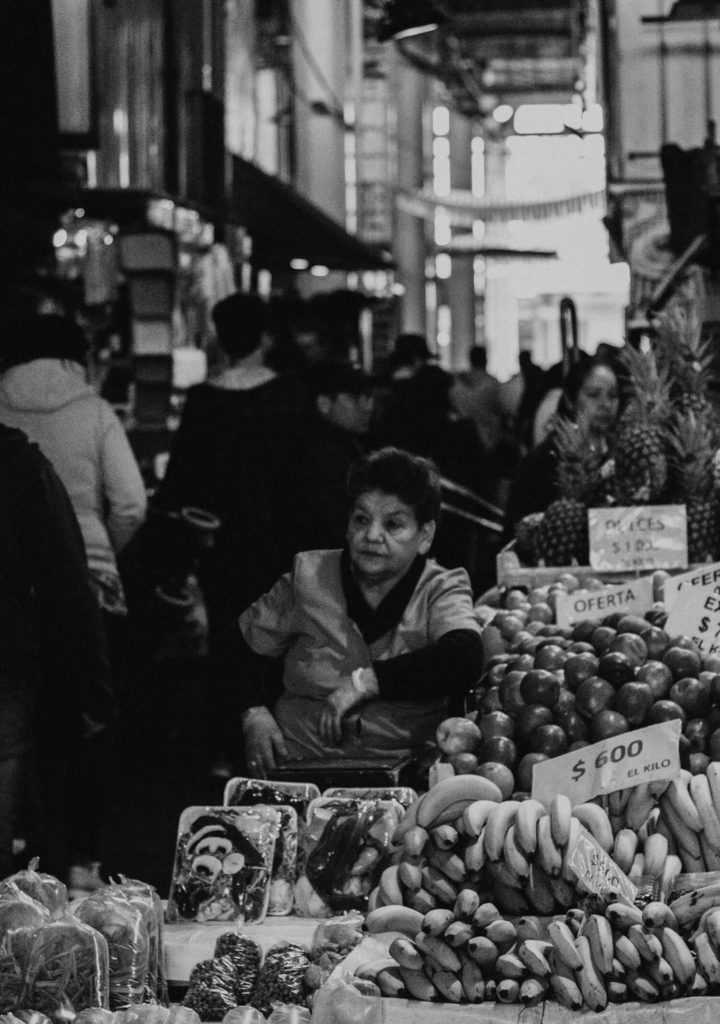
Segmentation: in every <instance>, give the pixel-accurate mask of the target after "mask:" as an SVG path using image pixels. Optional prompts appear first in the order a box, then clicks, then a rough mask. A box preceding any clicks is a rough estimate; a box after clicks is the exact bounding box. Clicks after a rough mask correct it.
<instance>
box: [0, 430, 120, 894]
mask: <svg viewBox="0 0 720 1024" xmlns="http://www.w3.org/2000/svg"><path fill="white" fill-rule="evenodd" d="M0 479H2V481H3V486H2V487H0V565H1V566H2V572H0V877H5V876H6V875H7V874H9V873H10V871H11V870H12V868H13V857H12V847H13V839H14V837H15V836H16V835H18V831H17V824H18V812H19V807H20V802H21V794H22V791H23V790H24V789H25V786H26V782H27V768H28V766H29V764H30V762H31V761H32V760H33V759H34V760H35V761H36V762H37V763H38V765H39V768H40V771H39V776H40V777H41V778H42V780H43V783H44V784H41V786H40V792H39V793H38V798H39V802H40V805H41V813H40V814H39V815H38V816H37V817H36V820H35V822H34V824H35V829H34V831H32V832H31V833H30V834H28V833H26V835H27V836H28V853H29V854H30V855H31V856H32V855H34V854H38V853H39V854H42V859H43V868H44V869H45V870H47V871H50V872H53V873H56V874H58V875H59V876H60V877H64V876H65V868H66V866H67V864H66V859H65V858H66V855H67V849H66V847H65V838H66V837H67V834H68V832H69V831H71V829H72V825H73V821H72V819H73V814H74V811H75V812H79V810H80V808H79V807H78V803H77V802H76V801H75V800H74V794H70V793H69V789H70V787H69V785H68V783H69V778H68V775H67V772H68V768H69V757H68V754H69V752H70V751H71V750H73V748H74V747H75V746H76V745H77V744H80V743H82V740H83V737H88V738H89V737H90V736H91V735H95V736H98V735H101V734H102V732H103V731H104V729H103V726H106V725H107V724H108V723H109V722H111V721H112V719H113V717H114V713H115V701H114V698H113V694H112V687H111V683H110V669H109V664H108V659H107V649H106V645H105V637H104V633H103V625H102V619H101V617H100V610H99V608H98V606H97V602H96V601H95V599H94V595H93V592H92V590H91V588H90V585H89V582H88V574H87V566H86V562H85V553H84V551H83V543H82V537H81V535H80V531H79V529H78V524H77V520H76V518H75V515H74V514H73V509H72V506H71V504H70V502H69V500H68V496H67V493H66V491H65V488H64V487H63V485H62V483H61V482H60V480H59V478H58V475H57V473H55V471H54V470H53V468H52V466H51V465H50V463H49V462H48V460H47V459H46V458H45V457H44V456H43V455H42V454H41V452H40V451H39V450H38V448H37V446H36V445H34V444H31V443H30V442H29V441H28V439H27V437H26V436H25V435H24V434H23V433H22V432H21V431H19V430H13V429H11V428H9V427H6V426H4V425H3V424H2V423H1V422H0Z"/></svg>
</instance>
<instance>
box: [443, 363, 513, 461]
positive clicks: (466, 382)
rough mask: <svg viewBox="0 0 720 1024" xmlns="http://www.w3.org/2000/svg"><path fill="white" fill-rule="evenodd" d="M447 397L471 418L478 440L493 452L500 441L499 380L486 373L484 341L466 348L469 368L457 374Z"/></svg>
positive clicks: (463, 413) (465, 415) (500, 409)
mask: <svg viewBox="0 0 720 1024" xmlns="http://www.w3.org/2000/svg"><path fill="white" fill-rule="evenodd" d="M451 397H452V402H453V405H454V407H455V409H456V410H457V412H458V414H459V415H460V416H462V417H464V418H466V419H469V420H472V422H473V424H474V426H475V430H476V431H477V435H478V440H479V441H480V443H481V444H482V446H483V448H484V449H485V450H486V452H488V453H492V452H494V451H495V449H496V448H497V446H498V444H499V443H500V435H501V430H502V407H501V404H500V381H499V380H498V379H497V377H493V375H492V374H491V373H488V369H487V349H486V348H485V346H484V345H474V346H473V347H472V348H471V349H470V369H469V370H468V371H467V372H465V373H460V374H457V376H456V377H455V382H454V384H453V387H452V392H451Z"/></svg>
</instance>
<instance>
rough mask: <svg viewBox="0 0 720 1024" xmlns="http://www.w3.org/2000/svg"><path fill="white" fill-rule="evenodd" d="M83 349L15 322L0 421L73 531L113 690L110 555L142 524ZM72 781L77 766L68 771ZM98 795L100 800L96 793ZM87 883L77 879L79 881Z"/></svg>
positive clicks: (94, 825)
mask: <svg viewBox="0 0 720 1024" xmlns="http://www.w3.org/2000/svg"><path fill="white" fill-rule="evenodd" d="M88 354H89V353H88V345H87V339H86V337H85V334H84V333H83V331H82V330H81V328H80V327H79V326H78V325H77V324H76V323H74V322H73V321H72V320H71V319H69V318H68V317H65V316H61V315H59V314H57V313H47V314H43V315H34V316H30V317H27V318H24V319H23V320H19V321H17V322H16V323H15V325H14V329H12V330H11V331H10V332H9V334H8V336H7V339H6V343H5V344H4V345H3V347H2V352H1V354H0V361H1V367H2V376H1V377H0V420H2V422H4V423H5V424H7V425H8V426H12V427H17V428H19V429H20V430H22V431H24V432H25V433H26V434H27V436H28V437H29V438H30V440H31V441H34V442H35V443H36V444H37V445H38V446H39V448H40V450H41V451H42V452H43V454H44V455H45V456H47V458H48V459H49V460H50V462H51V463H52V465H53V467H54V468H55V470H56V472H57V474H58V476H59V477H60V479H61V480H62V482H63V484H64V486H65V488H66V490H67V492H68V495H69V497H70V501H71V502H72V506H73V509H74V510H75V515H76V516H77V519H78V523H79V525H80V530H81V532H82V537H83V541H84V544H85V552H86V555H87V562H88V569H89V573H90V582H91V584H92V586H93V589H94V591H95V594H96V597H97V601H98V604H99V606H100V608H101V610H102V616H103V620H104V623H105V631H106V635H107V640H108V645H109V651H110V660H111V665H112V667H113V672H114V675H115V682H116V685H118V686H119V685H120V683H121V676H122V665H123V659H124V650H125V636H126V618H127V604H126V599H125V593H124V588H123V584H122V580H121V575H120V571H119V569H118V556H119V555H120V554H121V552H122V551H123V549H124V548H125V547H126V546H127V545H128V543H129V542H130V540H131V539H132V537H133V535H134V534H135V533H136V531H137V530H138V528H139V527H140V525H141V524H142V522H143V520H144V518H145V512H146V505H147V499H146V493H145V485H144V483H143V480H142V477H141V474H140V470H139V468H138V464H137V462H136V460H135V456H134V454H133V452H132V449H131V447H130V444H129V442H128V439H127V436H126V434H125V430H124V428H123V426H122V424H121V423H120V420H119V419H118V417H117V416H116V415H115V413H114V411H113V409H112V407H111V406H110V405H109V403H108V402H106V401H105V399H103V398H101V397H100V396H99V395H98V394H97V392H96V390H95V388H94V387H93V386H92V385H91V384H89V383H88V380H87V362H88ZM111 739H112V737H111V733H110V731H105V732H103V733H102V734H101V735H99V736H98V738H97V740H96V742H94V743H88V744H85V745H84V746H83V748H81V749H82V755H83V758H85V759H87V764H86V769H87V776H88V783H87V784H86V785H84V786H83V788H82V794H83V795H84V798H85V799H86V800H87V803H88V805H92V804H95V803H98V801H102V802H104V801H105V799H106V795H107V791H108V787H109V785H110V776H109V773H110V770H111V762H112V751H111ZM78 772H80V773H81V774H82V765H80V766H78ZM101 794H102V795H101ZM98 811H99V807H95V808H94V810H92V811H91V810H90V807H89V806H88V808H86V815H85V816H86V822H87V828H86V835H85V837H84V839H83V840H82V842H83V846H84V847H85V849H82V850H77V851H76V853H77V855H78V858H79V859H78V863H77V866H76V867H77V870H76V872H75V873H76V875H77V876H78V878H80V877H81V876H83V878H85V882H84V883H83V885H81V886H80V887H81V888H85V887H87V885H89V884H90V883H91V882H92V880H93V879H92V878H91V877H90V875H88V871H90V873H91V874H92V875H94V876H95V877H94V881H95V883H96V884H100V882H101V879H100V878H99V875H98V874H97V871H96V868H95V867H89V866H91V865H97V860H98V850H97V846H98V840H99V835H98V833H99V820H100V819H99V817H98ZM85 876H87V877H85Z"/></svg>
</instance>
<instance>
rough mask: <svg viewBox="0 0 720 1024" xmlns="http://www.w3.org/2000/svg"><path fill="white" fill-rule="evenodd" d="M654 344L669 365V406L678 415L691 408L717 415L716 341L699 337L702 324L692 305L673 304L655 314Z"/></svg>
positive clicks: (702, 412) (702, 414)
mask: <svg viewBox="0 0 720 1024" xmlns="http://www.w3.org/2000/svg"><path fill="white" fill-rule="evenodd" d="M657 334H658V342H657V344H658V347H659V348H661V349H662V350H663V352H664V354H665V355H664V358H665V359H666V361H667V363H668V365H669V366H670V369H671V376H672V378H673V394H672V399H673V407H674V409H675V411H676V412H677V413H679V414H681V415H684V414H686V413H688V412H691V411H692V412H694V413H696V414H697V415H699V416H706V417H710V418H712V419H716V420H717V419H718V410H717V406H716V402H717V392H716V387H717V384H718V374H717V370H716V369H715V367H714V366H713V359H714V356H715V354H716V352H717V346H718V341H717V339H716V338H715V336H714V335H711V334H710V335H705V336H704V337H703V325H702V321H701V319H700V316H699V314H698V312H697V309H696V307H695V306H690V305H687V306H680V305H676V306H674V307H672V308H671V309H670V310H668V311H667V312H666V313H663V314H662V315H661V316H660V317H658V321H657Z"/></svg>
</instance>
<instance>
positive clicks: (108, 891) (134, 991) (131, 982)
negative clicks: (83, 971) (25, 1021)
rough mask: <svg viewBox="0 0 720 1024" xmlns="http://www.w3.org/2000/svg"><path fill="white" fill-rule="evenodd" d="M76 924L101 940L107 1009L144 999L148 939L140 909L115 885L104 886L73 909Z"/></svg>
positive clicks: (119, 1008)
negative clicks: (107, 987) (103, 942)
mask: <svg viewBox="0 0 720 1024" xmlns="http://www.w3.org/2000/svg"><path fill="white" fill-rule="evenodd" d="M74 915H75V917H76V918H77V919H78V921H82V922H83V923H84V924H87V925H89V926H90V927H91V928H94V929H95V930H96V931H98V932H100V934H101V935H103V936H104V937H105V940H106V942H107V945H108V956H109V964H110V1009H111V1010H125V1009H127V1007H128V1006H131V1005H132V1004H133V1003H142V1002H143V1000H144V999H145V992H146V985H147V977H148V958H149V952H150V939H149V935H148V929H147V923H146V919H145V915H144V914H143V912H142V910H141V909H140V908H139V907H137V906H135V905H134V904H133V903H131V902H130V900H129V899H128V897H127V895H126V894H125V892H123V890H122V889H121V888H120V887H119V886H112V885H106V886H104V887H103V888H102V889H98V891H97V892H94V893H93V894H92V895H91V896H88V897H87V899H85V900H83V901H82V903H80V904H78V906H77V907H75V910H74Z"/></svg>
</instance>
